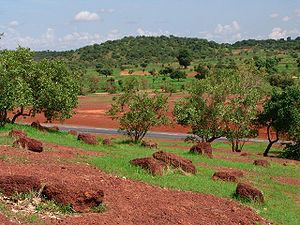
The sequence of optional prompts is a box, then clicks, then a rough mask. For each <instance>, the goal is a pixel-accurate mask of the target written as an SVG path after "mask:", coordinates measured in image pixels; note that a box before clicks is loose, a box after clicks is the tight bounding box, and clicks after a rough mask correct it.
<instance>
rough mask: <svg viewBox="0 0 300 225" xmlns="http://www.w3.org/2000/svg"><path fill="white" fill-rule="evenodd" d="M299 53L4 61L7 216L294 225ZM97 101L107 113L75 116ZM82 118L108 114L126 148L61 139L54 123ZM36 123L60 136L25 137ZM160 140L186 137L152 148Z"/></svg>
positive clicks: (211, 51) (45, 56) (123, 42)
mask: <svg viewBox="0 0 300 225" xmlns="http://www.w3.org/2000/svg"><path fill="white" fill-rule="evenodd" d="M0 36H1V35H0ZM299 46H300V39H299V38H296V39H294V40H292V39H291V38H289V39H288V40H277V41H275V40H261V41H257V40H245V41H240V42H236V43H234V44H218V43H216V42H213V41H207V40H204V39H197V38H179V37H174V36H169V37H165V36H161V37H144V36H141V37H125V38H123V39H120V40H116V41H107V42H105V43H103V44H100V45H98V44H95V45H92V46H86V47H83V48H81V49H78V50H71V51H66V52H51V51H47V52H32V51H30V50H29V49H25V48H21V47H19V48H17V49H16V50H3V51H1V52H0V170H1V171H2V172H1V174H0V193H1V195H0V212H1V213H2V214H3V215H5V216H6V217H8V218H9V219H11V220H14V221H20V222H24V223H45V224H58V223H59V220H63V221H64V222H65V223H66V224H72V223H73V224H76V223H78V224H82V221H89V222H90V223H92V222H94V221H99V220H101V221H102V220H103V223H107V222H108V223H119V222H120V221H119V220H118V218H121V217H122V216H124V215H123V213H124V212H125V213H126V215H127V214H128V212H129V213H131V212H134V215H145V212H146V211H147V212H148V211H151V210H153V211H151V212H153V214H155V215H158V214H159V213H161V214H164V215H169V213H170V211H169V209H168V207H171V208H170V210H171V211H172V210H173V209H174V208H176V212H178V213H176V215H173V214H172V215H173V217H174V218H173V217H172V218H169V221H170V222H171V223H176V221H177V222H178V221H183V220H184V222H186V223H187V224H189V223H193V220H194V219H199V218H205V219H204V221H206V219H207V218H208V217H207V213H208V212H207V211H205V210H203V206H201V204H205V206H206V207H207V209H208V211H211V210H212V209H217V211H221V212H222V216H223V217H224V221H225V222H224V223H225V224H228V223H229V222H230V223H233V224H241V223H246V224H248V223H258V224H268V222H271V223H274V224H291V225H292V224H299V223H300V220H299V215H298V214H299V211H300V199H299V196H300V189H299V182H300V167H299V165H300V164H299V160H300V135H299V134H300V129H299V127H300V99H299V98H300V86H299V85H300V84H299V81H298V78H299V74H300V69H299ZM101 92H106V93H101ZM91 94H94V95H93V96H94V97H95V96H96V97H97V98H101V99H102V100H103V102H104V103H103V104H105V110H102V108H101V109H98V105H97V106H95V109H89V108H88V105H89V104H92V102H84V101H81V102H80V101H79V104H78V99H85V98H84V97H83V96H84V95H85V96H89V95H91ZM175 94H178V95H176V97H174V95H175ZM78 95H82V96H80V97H78ZM96 97H95V98H96ZM104 98H106V99H105V100H104ZM84 104H85V105H84ZM76 107H77V108H76ZM99 108H100V106H99ZM75 111H76V113H77V114H79V115H80V114H81V113H82V112H83V111H88V115H87V116H86V115H85V117H84V119H82V120H89V119H90V117H95V118H96V117H97V116H98V114H100V113H101V117H97V118H98V119H100V120H102V121H101V122H103V123H104V120H105V121H109V122H110V124H113V126H112V127H111V128H118V129H119V130H121V131H122V132H123V134H125V136H120V135H116V136H113V137H112V136H111V135H109V136H107V135H106V136H104V135H103V136H102V137H100V136H95V135H93V134H84V133H77V132H76V131H75V130H72V131H69V133H67V132H64V131H59V127H56V125H58V124H57V123H58V122H63V121H65V120H67V121H68V123H71V124H72V122H73V123H74V124H73V126H76V125H78V124H76V122H74V121H76V120H73V121H72V120H68V119H69V118H71V117H72V116H73V115H74V114H75ZM102 111H103V112H102ZM28 117H29V118H28ZM35 117H36V118H38V119H44V120H45V121H46V122H49V123H54V124H53V125H50V127H49V124H48V126H46V125H44V124H40V123H39V122H34V123H32V124H31V126H30V125H26V124H24V122H25V123H28V122H32V120H35V119H34V118H35ZM93 126H96V125H94V124H93ZM162 128H170V129H173V131H174V130H175V131H176V132H179V131H177V130H176V129H182V128H184V129H186V130H189V134H190V135H191V136H190V137H188V138H187V139H186V141H184V140H181V139H178V138H177V140H161V139H154V138H153V139H152V140H149V138H147V134H149V131H153V129H157V130H159V129H162ZM68 129H69V130H70V129H72V128H68ZM74 129H79V130H80V129H81V128H78V127H75V128H74ZM90 129H92V128H90ZM90 132H91V133H92V132H93V129H92V130H91V131H90ZM220 138H222V139H220ZM221 140H222V141H221ZM189 141H191V142H192V143H191V142H189ZM58 174H60V176H58ZM16 184H17V185H16ZM186 201H189V202H186ZM154 202H155V204H157V207H153V203H154ZM201 202H202V203H201ZM170 203H172V204H171V205H170ZM200 203H201V204H200ZM166 204H169V206H168V207H167V209H166ZM200 206H201V209H202V211H201V210H200V208H199V207H200ZM245 206H246V207H245ZM183 208H184V210H183ZM183 211H188V212H192V214H193V216H190V214H189V213H187V214H184V213H183ZM210 213H211V212H210ZM119 214H121V217H119ZM183 214H184V215H186V216H185V217H183ZM116 215H118V216H116ZM216 215H217V216H216V217H218V215H219V213H218V212H216ZM194 216H195V217H194ZM132 217H134V218H135V216H132ZM147 219H148V220H147ZM152 219H153V217H152V216H149V218H148V217H147V216H145V218H143V220H142V219H141V218H139V219H138V220H137V221H138V222H139V223H143V222H144V223H145V224H147V223H153V221H152ZM156 219H157V218H156ZM210 219H212V218H210ZM215 219H216V221H217V219H218V218H215ZM144 220H145V221H144ZM137 221H134V220H132V219H131V220H128V221H126V222H128V223H130V222H137ZM141 221H142V222H141ZM216 221H209V222H211V223H214V222H216ZM155 222H157V224H160V223H164V222H165V221H164V217H161V218H158V219H157V221H155Z"/></svg>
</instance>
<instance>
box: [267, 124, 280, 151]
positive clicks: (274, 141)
mask: <svg viewBox="0 0 300 225" xmlns="http://www.w3.org/2000/svg"><path fill="white" fill-rule="evenodd" d="M270 128H271V123H270V124H269V125H268V126H267V134H268V140H269V144H268V146H267V148H266V149H265V152H264V156H268V153H269V151H270V149H271V147H272V145H273V144H274V143H276V142H277V141H278V140H279V134H278V131H276V139H275V140H273V141H272V140H271V130H270Z"/></svg>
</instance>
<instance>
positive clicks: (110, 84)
mask: <svg viewBox="0 0 300 225" xmlns="http://www.w3.org/2000/svg"><path fill="white" fill-rule="evenodd" d="M104 90H105V91H107V92H108V93H109V94H114V93H116V92H117V86H116V83H115V79H114V78H110V79H108V80H107V81H106V84H105V87H104Z"/></svg>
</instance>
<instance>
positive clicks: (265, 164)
mask: <svg viewBox="0 0 300 225" xmlns="http://www.w3.org/2000/svg"><path fill="white" fill-rule="evenodd" d="M253 164H254V165H256V166H263V167H270V166H271V164H270V163H269V162H268V161H267V160H264V159H258V160H254V163H253Z"/></svg>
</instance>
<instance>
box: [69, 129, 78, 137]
mask: <svg viewBox="0 0 300 225" xmlns="http://www.w3.org/2000/svg"><path fill="white" fill-rule="evenodd" d="M68 134H71V135H73V136H77V131H75V130H69V132H68Z"/></svg>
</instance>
